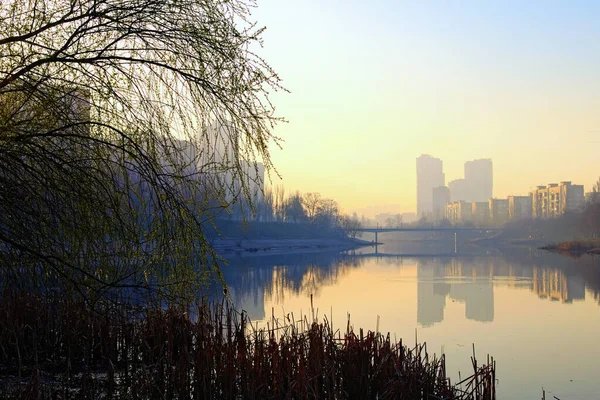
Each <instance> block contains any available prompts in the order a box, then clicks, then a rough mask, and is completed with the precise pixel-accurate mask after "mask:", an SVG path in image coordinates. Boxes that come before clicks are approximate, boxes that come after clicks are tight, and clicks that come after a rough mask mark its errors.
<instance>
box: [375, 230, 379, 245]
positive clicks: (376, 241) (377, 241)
mask: <svg viewBox="0 0 600 400" xmlns="http://www.w3.org/2000/svg"><path fill="white" fill-rule="evenodd" d="M377 243H379V240H377V231H375V244H376V245H377Z"/></svg>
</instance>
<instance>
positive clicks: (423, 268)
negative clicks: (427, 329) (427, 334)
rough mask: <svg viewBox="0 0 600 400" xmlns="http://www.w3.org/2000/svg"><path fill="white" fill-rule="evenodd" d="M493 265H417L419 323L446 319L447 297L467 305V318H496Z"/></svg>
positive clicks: (438, 263)
mask: <svg viewBox="0 0 600 400" xmlns="http://www.w3.org/2000/svg"><path fill="white" fill-rule="evenodd" d="M491 276H493V265H489V264H488V265H483V264H473V265H471V266H469V267H465V266H464V265H463V263H462V262H461V261H460V260H457V259H452V260H450V261H449V263H447V264H444V263H441V262H436V263H435V264H434V265H428V264H426V263H423V262H422V261H418V262H417V322H418V323H419V324H420V325H422V326H431V325H433V324H435V323H437V322H441V321H442V320H443V319H444V308H445V307H446V297H450V299H452V300H454V301H458V302H461V303H464V304H465V315H466V317H467V319H472V320H475V321H479V322H491V321H493V319H494V288H493V285H492V280H491Z"/></svg>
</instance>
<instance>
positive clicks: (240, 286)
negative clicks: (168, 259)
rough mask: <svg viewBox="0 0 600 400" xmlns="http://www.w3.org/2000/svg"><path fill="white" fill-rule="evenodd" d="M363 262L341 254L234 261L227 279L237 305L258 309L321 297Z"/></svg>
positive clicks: (316, 254) (228, 271) (228, 270)
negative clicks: (261, 305) (243, 303)
mask: <svg viewBox="0 0 600 400" xmlns="http://www.w3.org/2000/svg"><path fill="white" fill-rule="evenodd" d="M363 262H364V259H360V258H356V257H352V256H350V255H347V254H340V253H338V252H323V253H314V254H296V255H278V256H266V257H253V258H246V259H241V258H240V259H235V260H230V265H229V266H227V267H226V268H224V269H223V272H224V273H223V275H224V277H225V280H226V282H227V284H228V286H229V287H230V289H231V292H232V297H234V298H233V300H234V302H235V303H240V302H241V301H243V300H246V301H248V300H252V301H254V304H257V305H258V303H259V302H263V301H264V299H269V300H274V301H275V302H276V303H283V302H284V300H285V296H286V294H288V293H293V294H297V295H303V296H306V297H308V296H310V295H311V294H312V295H318V294H319V293H320V291H321V288H322V287H323V286H327V285H334V284H335V283H336V282H338V280H339V279H341V278H342V277H343V276H345V275H346V274H347V273H348V272H349V271H350V270H352V269H354V268H357V267H359V266H360V265H362V263H363ZM236 305H238V306H241V304H236Z"/></svg>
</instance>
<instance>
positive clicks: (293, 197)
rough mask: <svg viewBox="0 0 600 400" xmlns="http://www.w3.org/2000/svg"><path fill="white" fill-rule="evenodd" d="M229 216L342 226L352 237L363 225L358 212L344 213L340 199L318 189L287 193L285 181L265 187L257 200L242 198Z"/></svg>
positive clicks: (262, 220)
mask: <svg viewBox="0 0 600 400" xmlns="http://www.w3.org/2000/svg"><path fill="white" fill-rule="evenodd" d="M228 217H229V218H231V219H235V220H245V219H253V220H256V221H258V222H283V223H291V224H311V225H317V226H320V227H323V228H326V229H340V230H343V231H344V232H345V233H346V234H347V235H349V236H350V237H353V238H354V237H357V236H360V232H359V231H358V229H360V228H361V227H362V226H363V224H362V223H361V220H360V219H359V218H358V216H357V215H356V213H354V214H353V215H346V214H342V212H341V211H340V208H339V205H338V203H337V201H335V200H333V199H330V198H326V197H323V196H322V195H321V193H318V192H308V193H302V192H300V191H294V192H290V193H289V194H286V190H285V187H284V186H283V185H275V186H273V187H268V188H266V189H265V190H264V193H263V195H262V198H261V199H257V200H256V201H254V202H252V201H251V200H249V199H246V198H244V199H241V200H240V201H239V202H238V203H236V204H234V205H233V206H232V207H231V208H230V214H229V215H228Z"/></svg>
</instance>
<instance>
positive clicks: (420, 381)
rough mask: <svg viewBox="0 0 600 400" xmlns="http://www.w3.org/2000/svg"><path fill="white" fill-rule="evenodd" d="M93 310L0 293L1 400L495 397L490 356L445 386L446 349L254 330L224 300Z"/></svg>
mask: <svg viewBox="0 0 600 400" xmlns="http://www.w3.org/2000/svg"><path fill="white" fill-rule="evenodd" d="M101 311H102V312H101V313H89V312H88V311H87V310H86V305H85V304H84V303H83V302H82V301H80V300H77V299H75V298H72V297H71V298H69V297H65V296H61V295H56V296H54V297H51V298H49V297H44V296H36V295H33V294H31V293H27V292H17V291H4V293H3V294H2V297H1V299H0V343H2V346H1V347H0V392H1V393H2V396H3V398H6V399H40V398H41V399H55V398H63V399H66V398H74V399H96V398H106V399H124V398H127V399H147V398H153V399H154V398H156V399H158V398H162V399H188V398H194V399H234V398H245V399H288V398H297V399H309V398H312V399H323V398H329V399H334V398H336V399H341V398H361V399H369V398H371V399H375V398H379V399H422V400H429V399H432V398H435V399H447V400H451V399H456V400H458V399H473V400H487V399H494V398H495V364H494V361H493V359H490V358H489V357H488V358H487V360H486V362H484V363H483V364H479V363H478V360H476V358H475V357H474V356H473V359H472V362H473V375H472V376H469V377H468V378H466V379H464V380H462V381H461V382H457V384H452V383H451V381H450V379H449V378H448V377H447V376H446V369H445V358H444V356H443V355H442V356H440V357H435V356H433V357H432V356H430V355H429V354H428V353H427V346H426V345H424V344H415V346H414V347H409V346H407V345H406V344H405V343H403V342H402V341H399V342H395V341H393V340H392V339H391V338H390V335H389V334H388V335H387V336H384V335H382V334H380V333H378V332H371V331H369V332H367V333H365V332H364V331H363V330H362V329H360V331H359V332H353V331H352V330H351V329H350V322H349V321H348V325H347V326H346V327H345V329H343V330H334V329H333V327H332V326H331V324H330V322H329V321H328V320H327V319H326V318H325V319H324V320H323V321H322V322H318V321H317V319H316V318H315V316H314V311H313V312H312V315H311V316H310V317H309V316H296V317H294V316H293V315H288V316H286V317H285V318H282V319H281V320H276V319H275V318H274V316H273V318H272V319H271V321H270V322H269V325H268V327H266V328H265V329H255V328H253V327H252V322H251V321H249V320H248V318H247V315H245V313H243V312H242V313H241V314H240V313H237V312H236V311H235V310H233V309H232V308H231V307H230V306H229V305H228V303H227V301H224V302H222V303H213V305H212V306H211V305H208V304H207V303H206V302H202V303H200V304H199V305H197V306H194V307H192V306H186V307H182V306H172V307H167V308H164V309H163V308H146V307H143V308H142V307H133V306H131V305H125V304H118V303H115V304H113V305H112V306H106V307H105V308H104V309H102V310H101Z"/></svg>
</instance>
